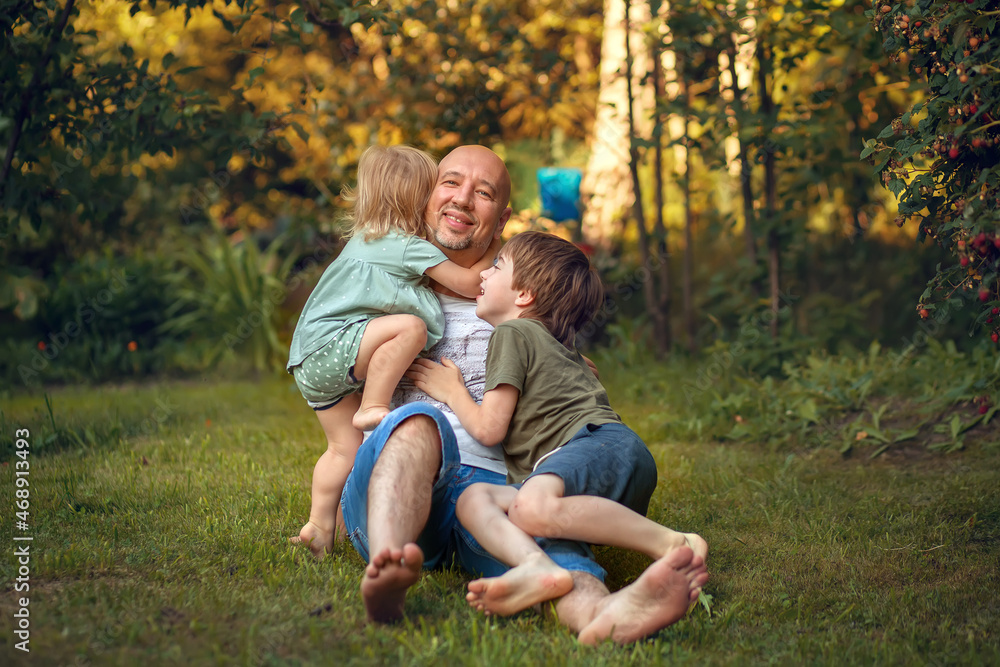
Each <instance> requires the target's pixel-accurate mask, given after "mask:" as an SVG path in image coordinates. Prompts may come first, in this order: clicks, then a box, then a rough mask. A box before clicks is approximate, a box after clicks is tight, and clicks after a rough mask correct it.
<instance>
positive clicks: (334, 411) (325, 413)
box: [289, 394, 362, 558]
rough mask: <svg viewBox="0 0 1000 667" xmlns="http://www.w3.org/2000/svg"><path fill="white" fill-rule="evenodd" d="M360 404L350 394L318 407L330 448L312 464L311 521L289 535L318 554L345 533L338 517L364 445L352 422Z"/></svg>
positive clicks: (356, 397) (331, 546) (322, 552)
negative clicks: (327, 407) (347, 485)
mask: <svg viewBox="0 0 1000 667" xmlns="http://www.w3.org/2000/svg"><path fill="white" fill-rule="evenodd" d="M359 405H361V397H360V396H359V395H358V394H351V395H349V396H346V397H344V399H343V400H341V401H340V403H338V404H337V405H335V406H333V407H332V408H329V409H327V410H318V411H316V417H318V418H319V423H320V424H321V425H322V426H323V432H324V433H325V434H326V440H327V449H326V451H325V452H323V455H322V456H320V457H319V460H318V461H317V462H316V466H315V467H314V468H313V479H312V506H311V508H310V510H309V521H308V522H307V523H306V524H305V525H304V526H302V528H301V530H299V534H298V535H297V536H295V537H291V538H289V542H291V543H292V544H304V545H306V546H307V547H309V550H310V551H311V552H312V554H313V556H315V557H316V558H323V556H325V555H326V553H327V552H329V551H331V550H332V549H333V545H334V543H335V542H336V541H337V540H338V539H341V538H343V537H344V527H343V526H338V525H337V520H336V517H337V510H338V509H339V508H340V494H341V493H343V491H344V484H345V483H346V482H347V476H348V474H350V472H351V468H352V467H353V466H354V456H355V454H356V453H357V451H358V447H359V446H360V445H361V437H362V436H361V431H359V430H357V429H356V428H354V427H353V426H352V425H351V419H352V417H353V416H354V414H355V413H356V412H357V410H358V406H359Z"/></svg>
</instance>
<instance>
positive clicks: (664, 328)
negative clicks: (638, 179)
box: [650, 38, 674, 355]
mask: <svg viewBox="0 0 1000 667" xmlns="http://www.w3.org/2000/svg"><path fill="white" fill-rule="evenodd" d="M662 51H663V49H662V46H661V44H660V42H659V41H658V40H656V39H655V38H654V41H653V43H652V48H651V49H650V66H651V67H652V71H653V91H654V92H655V93H656V99H657V101H658V103H659V100H662V99H663V98H664V95H665V91H664V84H663V59H662ZM655 119H656V125H655V128H654V130H653V140H654V141H656V146H655V148H654V153H653V169H654V170H655V171H654V174H653V176H654V179H655V182H656V193H655V195H656V196H655V200H656V215H655V217H654V218H653V240H654V244H653V248H654V253H655V254H654V256H653V259H654V263H653V265H652V266H650V272H651V273H654V274H655V275H656V276H658V278H659V280H658V281H655V282H654V281H653V280H651V281H650V287H653V285H654V284H655V286H656V289H657V299H656V314H657V318H656V319H654V321H653V327H654V333H655V334H656V343H657V348H658V349H659V351H660V353H661V355H666V354H668V353H669V352H670V349H671V348H672V347H673V345H674V340H673V332H672V331H671V327H670V305H671V298H670V287H671V286H670V252H669V250H668V249H667V226H666V223H665V222H664V220H663V205H664V201H663V190H664V187H665V184H664V182H663V135H662V130H663V127H664V125H665V119H664V118H663V114H662V113H661V112H660V111H659V110H657V111H656V117H655ZM657 325H659V326H658V327H657ZM657 328H658V329H659V331H657Z"/></svg>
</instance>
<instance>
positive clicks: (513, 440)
mask: <svg viewBox="0 0 1000 667" xmlns="http://www.w3.org/2000/svg"><path fill="white" fill-rule="evenodd" d="M501 384H509V385H512V386H513V387H515V388H516V389H517V390H518V391H519V392H520V396H519V397H518V399H517V406H516V407H515V408H514V416H513V417H512V418H511V421H510V426H509V427H508V428H507V435H506V436H505V437H504V440H503V451H504V459H505V462H506V464H507V481H508V482H511V483H517V482H522V481H524V478H525V477H527V476H528V474H529V473H531V471H532V469H533V468H534V466H535V463H537V462H538V460H539V459H540V458H542V457H543V456H545V455H546V454H548V453H549V452H551V451H552V450H554V449H556V448H557V447H561V446H562V445H564V444H566V442H567V441H569V439H570V438H572V437H573V436H574V435H576V432H577V431H579V430H580V429H581V428H583V427H584V426H586V425H587V424H594V425H600V424H614V423H620V422H621V419H620V418H619V416H618V415H617V414H616V413H615V411H614V410H612V409H611V404H610V402H609V400H608V393H607V392H606V391H605V390H604V386H603V385H601V383H600V381H599V380H598V379H597V378H596V377H594V374H593V373H592V372H591V370H590V367H589V366H587V362H586V361H584V359H583V355H581V354H580V353H579V352H577V351H576V349H575V348H574V349H572V350H571V349H568V348H567V347H566V346H565V345H563V344H562V343H560V342H559V341H557V340H556V339H555V338H554V337H553V336H552V334H551V333H549V330H548V329H546V328H545V325H544V324H542V323H541V322H539V321H538V320H532V319H527V318H525V319H516V320H508V321H507V322H503V323H501V324H500V325H499V326H498V327H497V328H496V329H495V330H494V331H493V335H492V337H491V338H490V347H489V351H488V352H487V353H486V391H489V390H491V389H496V388H497V386H498V385H501Z"/></svg>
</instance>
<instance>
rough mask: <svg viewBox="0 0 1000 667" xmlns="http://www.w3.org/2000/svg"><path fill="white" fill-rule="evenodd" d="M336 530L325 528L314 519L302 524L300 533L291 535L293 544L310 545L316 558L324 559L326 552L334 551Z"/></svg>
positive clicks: (290, 540) (290, 538)
mask: <svg viewBox="0 0 1000 667" xmlns="http://www.w3.org/2000/svg"><path fill="white" fill-rule="evenodd" d="M333 538H334V531H332V530H323V529H322V528H320V527H319V526H317V525H316V524H315V523H313V522H312V521H309V522H307V523H306V525H304V526H302V530H300V531H299V534H298V535H295V536H294V537H289V538H288V541H289V543H291V544H302V545H305V546H307V547H309V551H311V552H312V555H313V557H314V558H315V559H316V560H322V559H323V557H324V556H326V554H328V553H329V552H331V551H333V541H334V540H333Z"/></svg>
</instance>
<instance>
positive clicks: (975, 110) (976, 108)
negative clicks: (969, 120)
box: [969, 104, 979, 114]
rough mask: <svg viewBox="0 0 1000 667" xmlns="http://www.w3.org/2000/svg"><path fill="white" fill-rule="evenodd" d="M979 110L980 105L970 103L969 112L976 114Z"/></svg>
mask: <svg viewBox="0 0 1000 667" xmlns="http://www.w3.org/2000/svg"><path fill="white" fill-rule="evenodd" d="M977 111H979V107H978V106H976V105H975V104H970V105H969V113H970V114H974V113H976V112H977Z"/></svg>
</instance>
